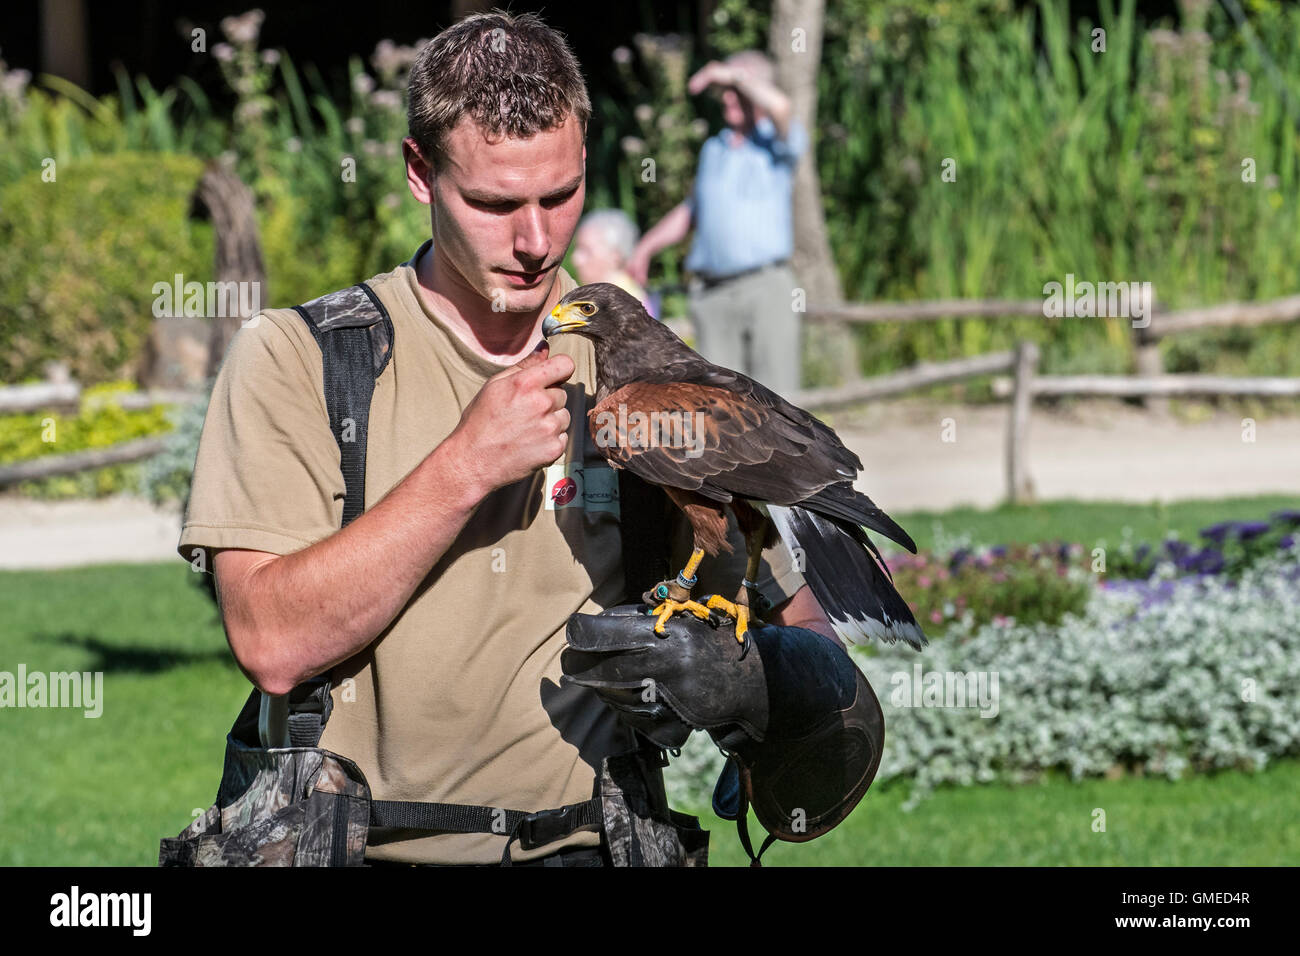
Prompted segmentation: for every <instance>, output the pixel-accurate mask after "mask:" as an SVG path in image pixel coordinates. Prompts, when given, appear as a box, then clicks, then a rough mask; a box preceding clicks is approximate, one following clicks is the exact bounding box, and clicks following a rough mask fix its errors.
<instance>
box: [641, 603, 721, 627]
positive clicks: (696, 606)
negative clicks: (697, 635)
mask: <svg viewBox="0 0 1300 956" xmlns="http://www.w3.org/2000/svg"><path fill="white" fill-rule="evenodd" d="M677 611H690V612H691V613H692V614H694V615H695V616H696V617H698V618H700V619H701V620H705V621H707V620H708V619H709V609H708V608H707V607H705V606H704V605H703V604H701V603H700V602H699V601H690V600H687V601H674V600H673V599H672V598H669V599H668V600H666V601H664V602H663V603H662V604H660V605H659V606H658V607H657V608H655V609H654V610H653V611H651V612H650V613H651V614H653V615H655V617H657V618H658V620H656V621H655V633H656V634H663V633H664V624H665V623H666V622H667V621H668V619H669V618H670V617H672V616H673V614H674V613H676V612H677Z"/></svg>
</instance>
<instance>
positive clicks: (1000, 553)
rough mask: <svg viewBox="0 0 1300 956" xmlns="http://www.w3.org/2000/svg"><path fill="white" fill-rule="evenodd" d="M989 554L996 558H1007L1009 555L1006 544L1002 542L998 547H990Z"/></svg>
mask: <svg viewBox="0 0 1300 956" xmlns="http://www.w3.org/2000/svg"><path fill="white" fill-rule="evenodd" d="M989 554H991V555H993V557H995V558H1005V557H1006V556H1007V546H1006V545H1005V544H1000V545H998V546H997V547H996V548H990V549H989Z"/></svg>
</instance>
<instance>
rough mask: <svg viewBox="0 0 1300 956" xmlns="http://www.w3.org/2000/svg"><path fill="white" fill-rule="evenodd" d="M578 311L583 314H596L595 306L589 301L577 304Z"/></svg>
mask: <svg viewBox="0 0 1300 956" xmlns="http://www.w3.org/2000/svg"><path fill="white" fill-rule="evenodd" d="M578 311H579V312H581V313H582V314H583V315H586V316H593V315H595V314H596V307H595V306H594V305H592V304H591V303H590V302H584V303H582V305H580V306H578Z"/></svg>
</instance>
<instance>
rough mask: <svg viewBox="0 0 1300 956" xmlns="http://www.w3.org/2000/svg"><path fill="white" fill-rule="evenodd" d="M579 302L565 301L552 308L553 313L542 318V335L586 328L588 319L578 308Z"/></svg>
mask: <svg viewBox="0 0 1300 956" xmlns="http://www.w3.org/2000/svg"><path fill="white" fill-rule="evenodd" d="M578 305H579V303H577V302H570V303H569V304H568V305H565V304H563V303H561V304H559V305H557V306H556V307H555V308H554V309H552V310H551V314H550V315H548V316H547V317H546V318H544V319H543V320H542V335H546V336H551V335H555V334H556V333H558V332H575V331H577V330H578V329H582V328H586V326H587V320H586V319H584V318H583V317H582V312H580V311H579V310H578Z"/></svg>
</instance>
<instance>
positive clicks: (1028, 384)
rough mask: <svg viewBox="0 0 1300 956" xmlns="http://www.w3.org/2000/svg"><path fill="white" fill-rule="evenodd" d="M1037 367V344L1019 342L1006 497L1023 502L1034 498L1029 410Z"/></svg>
mask: <svg viewBox="0 0 1300 956" xmlns="http://www.w3.org/2000/svg"><path fill="white" fill-rule="evenodd" d="M1037 370H1038V346H1037V345H1035V344H1034V343H1033V342H1018V343H1016V365H1015V383H1014V390H1013V392H1012V394H1011V414H1010V416H1009V417H1008V421H1007V500H1008V501H1010V502H1011V503H1012V504H1024V503H1026V502H1029V501H1032V500H1033V499H1034V483H1033V480H1032V479H1031V478H1030V477H1029V449H1028V445H1027V442H1028V439H1029V409H1030V406H1031V404H1032V403H1033V400H1034V393H1033V388H1034V374H1035V373H1036V372H1037Z"/></svg>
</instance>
